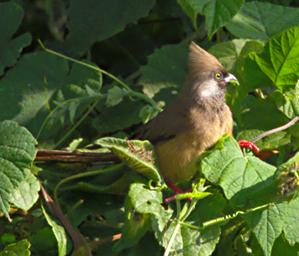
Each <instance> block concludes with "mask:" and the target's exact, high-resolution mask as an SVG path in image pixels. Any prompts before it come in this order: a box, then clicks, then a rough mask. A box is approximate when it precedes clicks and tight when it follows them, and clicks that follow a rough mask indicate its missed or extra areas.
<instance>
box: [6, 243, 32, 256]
mask: <svg viewBox="0 0 299 256" xmlns="http://www.w3.org/2000/svg"><path fill="white" fill-rule="evenodd" d="M30 255H31V253H30V243H29V241H28V240H25V239H24V240H21V241H19V242H17V243H14V244H9V245H7V246H6V247H5V248H4V249H3V250H2V251H0V256H30Z"/></svg>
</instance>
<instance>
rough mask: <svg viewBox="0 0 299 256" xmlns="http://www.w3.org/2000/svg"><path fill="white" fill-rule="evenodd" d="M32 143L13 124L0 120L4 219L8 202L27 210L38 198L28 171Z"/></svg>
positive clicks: (0, 197)
mask: <svg viewBox="0 0 299 256" xmlns="http://www.w3.org/2000/svg"><path fill="white" fill-rule="evenodd" d="M36 144H37V142H36V140H35V139H34V138H33V137H32V135H31V134H30V132H29V131H28V130H26V129H25V128H23V127H20V126H19V125H18V124H17V123H15V122H13V121H4V122H1V123H0V145H1V146H0V158H1V160H0V161H1V167H0V176H1V179H0V209H1V211H2V212H3V213H4V214H5V215H6V217H7V218H9V214H8V211H9V208H10V204H14V205H15V206H17V207H19V208H21V209H24V210H28V209H30V208H31V207H32V205H33V204H34V203H35V202H36V200H37V199H38V191H39V188H40V187H39V182H38V181H37V179H36V178H35V177H34V176H33V174H32V173H31V172H30V168H31V165H32V163H33V160H34V158H35V154H36V148H35V146H36Z"/></svg>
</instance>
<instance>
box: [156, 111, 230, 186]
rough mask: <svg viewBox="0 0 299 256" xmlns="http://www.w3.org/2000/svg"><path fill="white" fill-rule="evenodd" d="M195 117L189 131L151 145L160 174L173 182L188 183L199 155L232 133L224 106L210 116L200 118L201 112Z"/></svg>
mask: <svg viewBox="0 0 299 256" xmlns="http://www.w3.org/2000/svg"><path fill="white" fill-rule="evenodd" d="M191 114H192V113H191ZM193 114H196V113H193ZM197 116H198V118H199V120H198V122H196V120H194V116H193V120H194V124H193V125H192V126H190V129H189V130H186V131H185V132H182V133H181V134H178V135H177V136H175V137H174V138H173V139H171V140H168V141H163V142H160V143H158V144H157V145H156V146H155V151H156V154H157V157H158V163H159V168H160V172H161V174H162V175H163V177H167V178H168V179H171V180H172V181H174V182H185V181H188V180H190V179H191V178H192V177H193V176H194V174H195V172H196V162H197V159H198V157H199V155H200V154H202V152H203V151H204V150H206V149H207V148H210V147H211V146H213V145H214V144H215V143H216V142H217V141H218V139H219V138H220V137H222V136H223V135H224V134H230V135H231V133H232V124H233V121H232V117H231V112H230V110H229V108H228V107H227V108H226V109H225V111H222V113H218V114H215V116H214V117H208V116H206V117H205V118H204V116H203V113H201V114H199V113H197ZM195 117H196V115H195Z"/></svg>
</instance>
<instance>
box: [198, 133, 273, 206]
mask: <svg viewBox="0 0 299 256" xmlns="http://www.w3.org/2000/svg"><path fill="white" fill-rule="evenodd" d="M200 168H201V170H202V172H203V174H204V175H205V176H206V178H207V179H208V180H209V181H211V182H212V183H214V184H217V185H220V186H221V187H222V189H223V191H224V194H225V196H226V198H227V199H229V200H231V203H232V204H233V205H234V206H235V207H240V206H244V205H245V204H246V205H250V204H253V203H255V201H256V200H257V199H258V198H255V196H256V195H257V194H258V193H259V192H260V191H262V190H263V188H264V187H265V184H267V182H269V181H268V180H270V179H271V178H272V177H273V175H274V172H275V169H276V168H275V167H274V166H272V165H270V164H267V163H266V162H263V161H261V160H260V159H258V158H256V157H254V156H251V155H248V156H247V155H246V156H244V155H243V153H242V151H241V149H240V147H239V145H238V143H237V142H236V141H235V140H234V139H233V138H231V137H224V138H223V139H222V140H220V141H219V143H218V144H217V146H216V148H215V149H214V150H212V151H211V152H207V153H206V155H205V156H204V157H203V159H202V160H201V161H200ZM250 190H252V191H251V193H249V191H250Z"/></svg>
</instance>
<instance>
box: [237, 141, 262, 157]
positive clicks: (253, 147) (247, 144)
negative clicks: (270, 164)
mask: <svg viewBox="0 0 299 256" xmlns="http://www.w3.org/2000/svg"><path fill="white" fill-rule="evenodd" d="M238 143H239V146H240V148H241V149H243V148H248V149H250V150H251V151H252V152H253V153H254V154H255V155H256V156H259V153H260V149H259V148H258V146H257V145H255V144H254V143H253V142H251V141H248V140H239V141H238Z"/></svg>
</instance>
